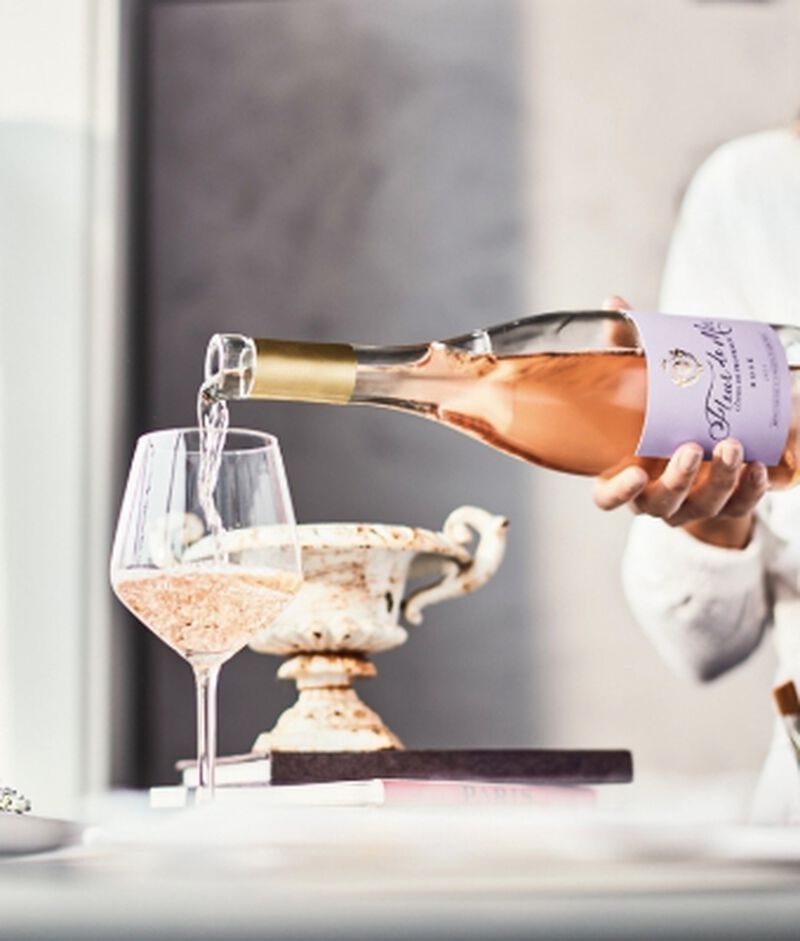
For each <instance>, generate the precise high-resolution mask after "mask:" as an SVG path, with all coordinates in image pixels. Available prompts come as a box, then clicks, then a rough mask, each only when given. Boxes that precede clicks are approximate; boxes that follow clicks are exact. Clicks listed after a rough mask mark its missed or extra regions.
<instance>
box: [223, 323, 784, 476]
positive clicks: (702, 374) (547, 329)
mask: <svg viewBox="0 0 800 941" xmlns="http://www.w3.org/2000/svg"><path fill="white" fill-rule="evenodd" d="M206 388H207V389H210V390H211V393H212V395H214V396H216V397H217V398H219V399H283V400H292V401H304V402H325V403H331V404H340V405H344V404H353V405H376V406H383V407H385V408H390V409H398V410H400V411H405V412H412V413H414V414H417V415H422V416H424V417H426V418H430V419H434V420H436V421H438V422H441V423H443V424H445V425H449V426H450V427H452V428H455V429H457V430H459V431H462V432H464V433H466V434H468V435H471V436H473V437H475V438H478V439H479V440H481V441H483V442H484V443H485V444H488V445H491V446H492V447H494V448H497V449H499V450H501V451H504V452H506V453H508V454H511V455H514V456H515V457H519V458H522V459H524V460H526V461H530V462H533V463H535V464H539V465H541V466H543V467H548V468H552V469H555V470H559V471H566V472H568V473H573V474H586V475H610V474H613V473H616V472H617V471H619V470H621V469H622V468H623V467H625V466H626V465H628V464H638V465H640V466H642V467H644V468H645V470H647V472H648V473H649V474H650V475H651V477H654V476H657V475H658V474H660V473H661V471H662V470H663V468H664V466H665V463H666V459H667V458H669V456H670V455H671V454H672V452H673V451H674V450H675V448H676V447H678V446H679V445H680V444H682V443H684V442H687V441H695V442H697V443H699V444H701V445H702V446H703V448H704V454H705V460H706V465H707V462H708V460H709V459H710V458H711V454H712V451H713V448H714V446H715V444H716V443H717V442H718V441H721V440H723V439H724V438H727V437H736V438H739V439H740V440H741V441H742V443H743V445H744V449H745V460H746V461H762V462H763V463H765V464H766V465H767V466H768V468H769V477H770V482H771V485H772V486H773V487H787V486H791V485H792V484H794V483H796V482H797V481H798V479H800V438H799V437H798V428H799V426H800V330H798V329H797V328H794V327H786V326H771V325H769V324H765V323H755V322H751V321H740V320H725V319H717V318H708V317H688V316H676V315H668V314H657V313H652V314H651V313H640V312H632V311H586V312H566V313H547V314H539V315H537V316H533V317H528V318H526V319H523V320H517V321H514V322H512V323H507V324H502V325H500V326H496V327H491V328H488V329H483V330H476V331H474V332H472V333H469V334H465V335H464V336H459V337H455V338H452V339H449V340H441V341H435V342H432V343H424V344H419V345H414V346H399V347H371V346H351V345H347V344H339V343H306V342H294V341H285V340H273V339H253V338H251V337H246V336H241V335H239V334H217V335H216V336H214V337H212V339H211V341H210V343H209V346H208V352H207V356H206ZM706 471H707V466H706Z"/></svg>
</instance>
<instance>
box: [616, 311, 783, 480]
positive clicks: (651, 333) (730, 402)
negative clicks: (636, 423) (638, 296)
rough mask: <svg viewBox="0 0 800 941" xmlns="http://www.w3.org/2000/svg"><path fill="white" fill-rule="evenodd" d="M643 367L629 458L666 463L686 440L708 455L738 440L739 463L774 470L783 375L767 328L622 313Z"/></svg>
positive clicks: (779, 347)
mask: <svg viewBox="0 0 800 941" xmlns="http://www.w3.org/2000/svg"><path fill="white" fill-rule="evenodd" d="M627 315H628V316H629V317H630V318H631V320H632V321H633V322H634V323H635V325H636V327H637V329H638V331H639V336H640V339H641V342H642V346H643V347H644V353H645V357H646V361H647V408H646V410H645V420H644V425H643V427H642V435H641V438H640V440H639V446H638V448H637V449H636V453H637V454H638V455H640V456H642V457H669V456H670V455H671V454H672V453H673V451H674V450H675V449H676V448H677V447H678V446H679V445H681V444H685V443H686V442H687V441H694V442H696V443H697V444H700V445H702V446H703V449H704V452H705V456H706V457H707V458H709V457H711V452H712V451H713V450H714V447H715V445H716V444H717V443H718V442H720V441H722V440H723V439H724V438H729V437H732V438H738V439H739V441H741V442H742V445H743V447H744V455H745V460H746V461H761V462H763V463H764V464H767V465H775V464H777V463H778V462H779V461H780V458H781V454H782V453H783V449H784V447H785V445H786V437H787V435H788V433H789V419H790V417H791V376H790V374H789V365H788V362H787V359H786V352H785V350H784V348H783V344H782V343H781V341H780V339H779V338H778V335H777V333H776V332H775V330H774V329H773V328H772V327H771V326H770V325H769V324H765V323H757V322H754V321H749V320H719V319H717V318H706V317H685V316H676V315H673V314H653V313H642V312H641V311H629V312H627Z"/></svg>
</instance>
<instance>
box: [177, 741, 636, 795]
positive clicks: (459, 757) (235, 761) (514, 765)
mask: <svg viewBox="0 0 800 941" xmlns="http://www.w3.org/2000/svg"><path fill="white" fill-rule="evenodd" d="M176 767H177V769H178V771H179V772H180V773H181V778H182V783H183V784H184V786H187V787H195V786H196V785H197V766H196V763H195V762H193V761H179V762H178V763H177V765H176ZM216 779H217V783H218V784H220V785H228V784H241V785H247V784H273V785H299V784H318V783H324V782H326V781H329V782H337V781H359V780H374V779H380V780H394V779H413V780H434V781H437V780H442V781H451V782H452V781H467V782H475V781H484V782H492V783H495V784H523V785H533V784H548V785H556V784H557V785H577V784H582V785H594V784H625V783H628V782H629V781H631V780H632V779H633V761H632V758H631V753H630V752H629V751H625V750H614V749H582V750H581V749H472V750H457V749H443V750H433V749H431V750H407V751H390V750H387V751H377V752H280V751H275V752H272V753H270V754H267V753H265V752H252V753H250V754H247V755H231V756H227V757H223V758H219V759H218V760H217V778H216Z"/></svg>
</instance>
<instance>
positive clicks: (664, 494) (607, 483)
mask: <svg viewBox="0 0 800 941" xmlns="http://www.w3.org/2000/svg"><path fill="white" fill-rule="evenodd" d="M604 306H605V307H606V308H607V309H610V310H629V309H630V305H629V304H627V303H626V302H625V301H624V300H623V299H622V298H620V297H611V298H609V299H608V300H607V301H606V302H605V304H604ZM743 453H744V451H743V448H742V445H741V443H740V442H739V441H737V440H736V439H735V438H726V439H725V440H724V441H720V442H719V444H718V445H717V446H716V447H715V448H714V453H713V459H712V460H711V462H710V463H709V464H707V465H706V466H705V467H704V466H703V463H702V461H703V451H702V448H701V447H700V445H698V444H695V443H691V442H688V443H686V444H683V445H681V446H680V447H679V448H678V449H677V450H676V451H675V453H674V454H673V455H672V457H671V458H670V460H669V461H668V463H667V465H666V467H665V468H664V471H663V473H662V474H661V476H660V477H658V478H656V479H655V480H650V478H649V476H648V474H647V473H646V472H645V471H644V469H643V468H641V467H637V466H629V467H626V468H625V469H624V470H622V471H620V472H619V473H617V474H615V475H613V476H612V477H608V478H603V477H598V478H597V479H596V480H595V486H594V502H595V504H596V505H597V506H598V507H599V508H600V509H601V510H613V509H616V508H617V507H620V506H623V505H625V504H627V505H628V506H630V508H631V509H632V510H633V512H634V513H647V514H649V515H650V516H655V517H658V518H660V519H663V520H664V521H665V522H666V523H668V524H669V525H670V526H682V527H684V529H686V531H687V532H689V533H691V535H693V536H695V537H696V538H697V539H700V540H701V541H703V542H708V543H711V544H712V545H716V546H722V547H724V548H731V549H741V548H744V546H746V545H747V543H748V542H749V540H750V533H751V531H752V527H753V510H754V508H755V506H756V504H757V503H758V501H759V500H760V499H761V497H763V495H764V494H765V493H766V491H767V487H768V479H767V470H766V468H765V466H764V465H763V464H761V463H759V462H757V461H756V462H753V463H750V464H746V463H745V462H744V460H743Z"/></svg>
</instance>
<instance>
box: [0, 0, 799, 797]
mask: <svg viewBox="0 0 800 941" xmlns="http://www.w3.org/2000/svg"><path fill="white" fill-rule="evenodd" d="M0 21H1V22H2V28H1V29H0V207H2V212H1V213H0V219H2V222H1V223H0V310H2V318H3V333H2V345H0V361H1V364H2V368H0V421H1V422H2V442H3V446H2V448H1V449H0V520H2V528H1V529H0V779H2V780H4V781H9V782H11V783H13V784H14V785H15V786H18V787H20V788H21V789H23V790H24V791H25V792H26V793H27V794H29V796H31V797H32V798H33V800H34V802H35V804H36V807H37V810H38V811H39V812H41V813H52V814H58V813H68V812H69V809H70V808H71V807H72V806H73V803H74V801H75V799H76V797H77V796H78V795H79V794H81V793H82V792H85V791H86V790H94V789H100V788H104V787H107V786H109V785H114V786H128V787H130V786H135V787H143V786H146V785H149V784H153V783H165V782H169V781H171V780H173V778H174V772H173V764H174V761H175V760H176V759H178V758H180V757H185V756H189V755H191V754H192V753H193V749H194V712H193V705H192V680H191V673H190V670H189V668H188V666H187V665H186V664H185V663H183V662H182V661H181V660H179V658H178V657H177V656H175V655H174V654H173V653H171V652H170V651H169V650H168V649H167V648H166V647H165V646H164V645H162V644H161V643H160V642H159V641H157V640H155V639H154V638H152V637H150V636H149V634H148V632H147V631H146V630H145V629H144V628H143V627H141V626H140V625H137V624H135V623H133V622H132V621H130V619H128V618H127V617H126V616H125V615H124V613H123V612H122V611H121V609H120V608H119V606H118V605H117V604H116V603H115V602H114V600H113V598H112V597H111V595H110V591H109V589H108V580H107V570H108V555H109V550H110V540H111V533H112V530H113V524H114V519H115V515H116V512H117V507H118V501H119V498H120V494H121V488H122V484H123V481H124V475H125V472H126V469H127V462H128V460H129V458H130V455H131V452H132V446H133V441H134V440H135V436H136V435H137V434H138V433H140V432H142V431H145V430H149V429H152V428H156V427H165V426H170V425H177V424H180V425H185V424H189V423H191V422H192V421H193V420H194V401H195V395H196V391H197V386H198V382H199V380H200V377H201V372H202V357H203V351H204V349H205V345H206V342H207V340H208V337H209V336H210V335H211V334H212V333H214V332H217V331H223V332H243V333H249V334H252V335H265V336H269V335H275V336H286V337H294V338H301V339H302V338H316V339H320V340H333V339H337V340H343V341H348V340H350V341H354V342H360V343H374V344H388V343H403V342H414V341H420V340H426V339H432V338H436V337H442V336H448V335H453V334H456V333H458V332H464V331H466V330H469V329H471V328H474V327H479V326H487V325H491V324H495V323H502V322H504V321H507V320H511V319H513V318H516V317H519V316H522V315H524V314H526V313H530V312H535V311H537V310H548V309H559V308H562V309H563V308H575V309H580V308H592V307H596V306H597V305H599V304H600V303H601V302H602V300H603V298H604V297H605V296H607V295H608V294H611V293H620V294H623V295H624V296H626V297H627V298H629V299H630V300H631V301H632V302H634V303H635V304H636V305H637V306H639V307H642V308H653V307H655V306H656V305H657V299H658V290H659V279H660V273H661V269H662V266H663V262H664V257H665V252H666V248H667V244H668V240H669V235H670V231H671V228H672V226H673V223H674V220H675V216H676V212H677V209H678V207H679V204H680V199H681V195H682V192H683V190H684V188H685V186H686V184H687V182H688V180H689V178H690V176H691V174H692V172H693V171H694V170H695V169H696V167H697V166H698V164H699V163H700V162H701V161H702V160H703V159H704V158H705V157H706V156H707V155H708V154H709V153H710V152H711V151H712V150H713V149H714V148H715V147H716V146H718V145H719V144H721V143H722V142H724V141H726V140H728V139H730V138H732V137H735V136H738V135H741V134H746V133H750V132H753V131H757V130H760V129H763V128H767V127H773V126H776V125H781V124H786V123H788V122H789V121H790V120H791V119H792V118H793V117H794V115H795V114H796V112H797V109H798V106H800V5H799V4H797V3H796V2H794V0H773V2H766V0H764V2H725V0H716V2H712V0H706V2H702V0H658V2H656V0H649V2H643V0H594V2H592V3H589V2H586V0H424V2H423V0H216V2H215V0H203V2H192V0H180V2H179V0H149V2H145V0H140V2H132V0H131V2H120V0H61V2H52V0H51V2H47V0H0ZM770 317H771V318H772V319H774V320H776V321H780V320H781V312H780V311H774V312H770ZM232 418H233V421H234V422H236V423H239V424H245V425H249V426H254V427H261V428H264V429H265V430H269V431H272V432H274V433H276V434H278V436H279V437H280V439H281V442H282V447H283V451H284V456H285V459H286V463H287V468H288V471H289V475H290V482H291V486H292V490H293V494H294V498H295V507H296V511H297V515H298V518H299V520H300V521H302V522H315V521H323V520H355V521H373V522H396V523H408V524H413V525H420V526H425V527H428V528H432V529H438V528H439V526H440V525H441V523H442V522H443V520H444V518H445V517H446V516H447V514H448V513H449V512H450V510H452V509H453V508H455V507H456V506H459V505H460V504H462V503H476V504H478V505H481V506H483V507H485V508H486V509H488V510H491V511H493V512H496V513H502V514H505V515H507V516H508V517H509V518H510V520H511V531H510V533H511V535H510V542H509V548H508V555H507V558H506V561H505V563H504V566H503V568H502V569H501V572H500V573H499V575H498V576H497V577H496V578H495V579H494V581H493V582H491V583H490V584H489V585H488V586H487V587H486V588H484V589H483V590H482V591H481V592H480V593H478V594H477V595H475V596H474V597H468V598H465V599H461V600H459V601H457V602H451V603H449V604H447V605H443V606H441V607H437V608H434V609H432V610H431V611H430V612H429V613H428V614H427V616H426V620H425V623H424V624H423V625H422V626H421V627H419V628H417V629H415V630H414V631H413V633H412V637H411V640H410V642H409V643H408V644H407V645H406V646H405V647H404V648H401V649H400V650H398V651H393V652H391V653H389V654H386V655H384V656H382V657H379V658H378V660H377V666H378V669H379V678H378V679H377V681H372V684H371V685H370V684H368V683H365V684H363V685H362V687H361V689H360V692H361V694H362V696H363V698H364V699H365V700H366V701H367V702H368V703H369V704H371V705H373V706H375V707H376V708H377V709H378V710H379V711H380V712H381V713H382V715H383V716H384V718H385V719H386V721H387V722H388V724H389V725H390V726H391V727H392V728H393V729H394V730H395V731H396V732H397V733H398V734H399V735H400V736H401V738H403V739H404V740H405V742H406V743H407V744H408V745H409V746H415V747H468V746H474V747H491V746H496V747H502V746H509V747H511V746H518V747H522V746H544V747H565V748H566V747H626V748H630V749H632V751H633V753H634V758H635V761H636V764H637V769H638V771H639V772H641V773H653V774H661V775H681V776H687V775H697V776H701V775H709V774H720V773H729V772H740V773H744V774H749V773H755V771H756V769H757V768H758V766H759V764H760V762H761V759H762V757H763V754H764V751H765V748H766V743H767V738H768V736H769V730H770V726H771V721H772V714H771V705H770V701H769V695H768V692H769V688H770V676H771V670H772V661H771V655H770V651H769V649H768V645H766V644H765V645H764V648H763V649H762V650H761V651H760V652H759V654H758V655H757V656H756V657H755V658H753V659H751V660H750V661H749V662H748V663H747V664H746V665H745V666H743V667H742V668H740V669H738V670H736V671H735V672H734V673H733V674H731V675H730V676H727V677H725V678H723V679H721V680H718V681H716V682H714V683H713V684H710V685H708V686H705V687H696V686H693V685H691V684H690V683H688V682H686V681H683V680H680V679H677V678H675V677H673V676H671V675H670V674H669V673H668V671H667V669H666V667H665V666H664V665H663V664H662V663H661V662H660V661H659V659H658V658H657V656H656V654H655V652H654V651H653V650H652V649H651V648H650V647H649V645H648V644H647V642H646V641H645V640H644V639H643V637H642V636H641V634H640V631H639V629H638V628H637V627H636V625H635V624H634V623H633V622H632V619H631V617H630V615H629V614H628V612H627V610H626V607H625V604H624V601H623V599H622V595H621V590H620V579H619V561H620V555H621V551H622V547H623V545H624V540H625V534H626V530H627V526H628V523H629V519H628V517H627V514H626V513H624V512H623V513H619V514H613V515H610V516H606V515H603V514H601V513H600V512H599V511H597V510H595V509H594V507H593V506H592V504H591V500H590V484H589V482H587V481H585V480H581V479H573V478H569V477H566V476H560V475H555V474H551V473H548V472H545V471H542V470H539V469H537V468H530V467H527V466H524V465H523V464H521V463H518V462H515V461H513V460H510V459H509V458H506V457H503V456H501V455H499V454H495V453H493V452H491V451H490V450H489V449H486V448H482V447H480V446H479V445H477V444H476V443H474V442H472V441H470V440H468V439H466V438H462V437H460V436H458V435H455V434H453V433H452V432H450V431H447V430H445V429H442V428H437V427H435V426H433V425H431V424H429V423H426V422H421V421H418V420H416V419H413V418H408V417H406V416H399V415H394V414H390V413H381V412H379V411H368V410H359V409H329V408H326V407H322V406H318V407H314V406H299V405H295V406H292V405H278V404H275V405H269V406H268V405H266V404H263V403H262V404H250V403H246V404H240V405H238V406H234V408H233V414H232ZM277 666H278V661H277V660H276V659H273V658H270V657H265V656H260V655H257V654H254V653H252V652H250V651H246V652H244V653H242V654H240V655H239V656H237V657H236V658H235V659H234V660H233V661H232V662H231V663H229V664H228V665H227V666H226V667H225V669H224V670H223V671H222V679H221V689H220V723H221V728H220V752H221V753H223V754H225V753H236V752H241V751H244V750H247V749H248V748H249V747H250V746H251V744H252V742H253V740H254V739H255V737H256V735H257V734H258V733H259V732H260V731H262V730H263V729H265V728H267V727H269V726H270V725H271V724H272V723H273V722H274V720H275V718H276V717H277V714H278V713H279V711H280V710H281V709H282V708H284V706H285V705H287V704H288V703H289V702H290V701H291V699H292V698H293V695H294V694H293V691H292V689H291V688H290V687H289V684H285V683H279V682H278V681H277V680H276V679H275V670H276V668H277ZM284 687H286V688H284Z"/></svg>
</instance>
